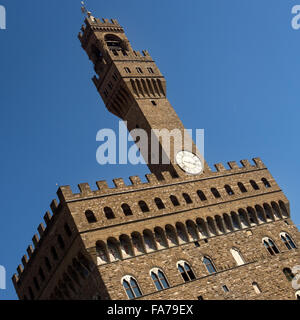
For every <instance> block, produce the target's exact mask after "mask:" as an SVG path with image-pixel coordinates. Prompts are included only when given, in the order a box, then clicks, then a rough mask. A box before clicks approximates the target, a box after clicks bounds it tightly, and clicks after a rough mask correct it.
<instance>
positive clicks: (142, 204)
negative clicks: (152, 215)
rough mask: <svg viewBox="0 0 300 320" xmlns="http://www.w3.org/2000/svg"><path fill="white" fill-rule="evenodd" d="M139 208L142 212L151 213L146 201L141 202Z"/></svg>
mask: <svg viewBox="0 0 300 320" xmlns="http://www.w3.org/2000/svg"><path fill="white" fill-rule="evenodd" d="M139 206H140V208H141V210H142V212H149V211H150V210H149V207H148V205H147V203H146V202H145V201H139Z"/></svg>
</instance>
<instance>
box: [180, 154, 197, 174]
mask: <svg viewBox="0 0 300 320" xmlns="http://www.w3.org/2000/svg"><path fill="white" fill-rule="evenodd" d="M176 162H177V164H178V165H179V167H180V168H181V169H182V170H184V171H185V172H186V173H189V174H199V173H201V172H202V170H203V166H202V163H201V160H200V158H199V157H198V156H196V155H195V154H193V153H192V152H189V151H179V152H178V153H177V155H176Z"/></svg>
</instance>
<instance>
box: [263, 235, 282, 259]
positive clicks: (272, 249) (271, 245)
mask: <svg viewBox="0 0 300 320" xmlns="http://www.w3.org/2000/svg"><path fill="white" fill-rule="evenodd" d="M263 245H264V246H265V248H266V249H267V250H268V252H269V253H270V255H272V256H274V255H275V254H278V253H279V250H278V248H277V246H276V244H275V242H274V241H273V240H272V239H270V238H263Z"/></svg>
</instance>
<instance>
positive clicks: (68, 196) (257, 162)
mask: <svg viewBox="0 0 300 320" xmlns="http://www.w3.org/2000/svg"><path fill="white" fill-rule="evenodd" d="M253 162H254V164H251V163H250V162H249V161H248V160H241V161H240V163H241V165H242V166H239V165H238V164H237V162H235V161H230V162H228V163H227V164H228V166H229V169H226V168H225V166H224V165H223V164H222V163H218V164H215V165H214V167H215V168H216V171H215V172H213V171H210V172H206V173H204V174H200V175H195V176H188V175H187V176H185V177H180V178H173V177H172V176H171V174H170V173H169V172H168V171H166V172H162V176H163V178H164V180H158V179H157V177H156V176H155V175H154V174H146V175H145V177H146V179H147V182H142V180H141V178H140V177H138V176H133V177H129V180H130V181H131V185H127V184H126V182H125V181H124V180H123V179H122V178H118V179H113V180H112V181H113V183H114V186H115V187H114V188H110V187H108V183H107V181H97V182H96V185H97V188H98V190H92V188H91V187H90V185H89V184H88V183H80V184H79V185H78V188H79V190H80V192H79V193H73V192H72V190H71V187H70V186H61V187H60V188H59V189H58V191H57V195H58V198H59V200H60V201H61V202H68V201H76V200H80V199H84V198H88V197H96V196H103V195H106V194H115V193H120V192H126V191H131V190H135V189H143V188H151V187H155V186H157V185H164V184H165V185H167V184H172V183H177V182H179V181H181V180H183V181H189V180H190V181H193V180H201V179H206V178H208V177H218V176H223V175H230V174H235V173H243V172H247V171H252V170H257V169H264V168H266V167H265V165H264V164H263V162H262V161H261V159H260V158H254V159H253Z"/></svg>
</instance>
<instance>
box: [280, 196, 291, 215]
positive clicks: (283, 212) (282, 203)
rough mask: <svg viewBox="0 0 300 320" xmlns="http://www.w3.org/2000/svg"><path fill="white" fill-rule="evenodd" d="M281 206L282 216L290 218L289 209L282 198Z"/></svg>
mask: <svg viewBox="0 0 300 320" xmlns="http://www.w3.org/2000/svg"><path fill="white" fill-rule="evenodd" d="M279 207H280V209H281V213H282V216H283V217H284V218H288V217H289V213H288V210H287V208H286V206H285V204H284V202H283V201H281V200H280V201H279Z"/></svg>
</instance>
